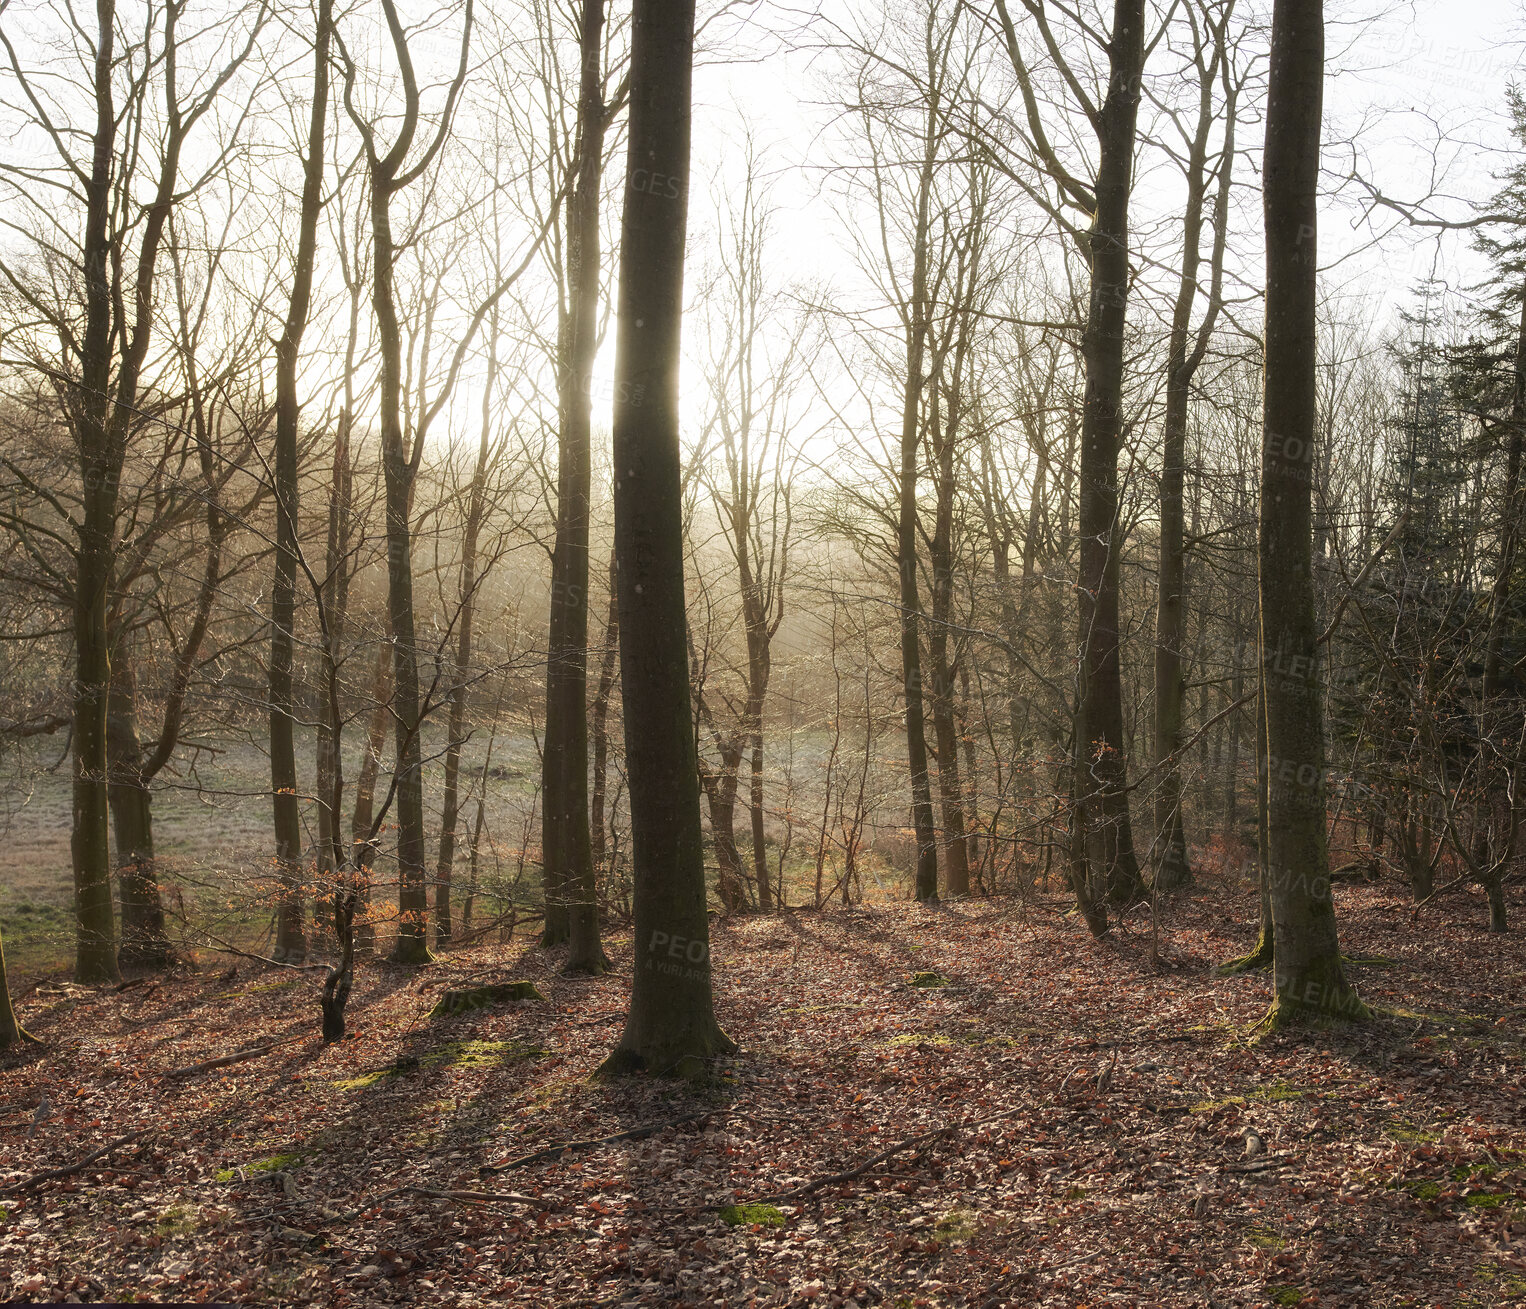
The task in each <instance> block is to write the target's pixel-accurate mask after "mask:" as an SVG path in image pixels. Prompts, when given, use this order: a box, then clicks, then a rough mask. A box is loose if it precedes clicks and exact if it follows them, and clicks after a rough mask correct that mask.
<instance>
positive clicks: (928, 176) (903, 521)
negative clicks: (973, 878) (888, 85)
mask: <svg viewBox="0 0 1526 1309" xmlns="http://www.w3.org/2000/svg"><path fill="white" fill-rule="evenodd" d="M932 112H933V111H932V110H929V114H931V113H932ZM929 135H931V132H929ZM934 156H935V146H934V145H933V144H932V142H931V141H928V142H927V154H926V156H925V157H924V159H923V161H922V168H921V173H920V175H919V177H918V183H917V215H916V220H915V221H916V230H915V233H914V246H913V250H912V270H911V302H910V304H909V305H908V306H907V309H906V324H905V328H906V379H905V384H904V391H903V395H902V404H901V477H900V487H899V491H900V503H899V506H898V510H897V520H896V569H897V575H898V578H899V582H900V601H901V691H902V697H903V700H904V704H905V711H906V763H907V767H908V769H909V770H910V773H911V825H912V830H913V832H914V833H915V835H916V842H917V866H916V883H915V885H916V897H917V899H918V900H921V901H924V902H927V901H932V900H936V899H937V898H938V837H937V832H936V830H935V828H934V824H933V797H932V785H931V782H930V780H929V777H928V771H927V726H926V718H925V714H924V712H923V705H922V648H921V631H920V629H921V621H920V620H921V617H922V601H921V597H920V595H919V594H918V588H917V468H918V463H919V459H918V455H919V452H920V448H921V410H922V392H923V388H924V386H925V384H926V379H925V378H924V377H923V375H922V370H923V368H924V367H925V360H926V355H927V333H928V321H927V320H928V303H927V301H928V289H927V282H928V271H927V263H928V227H929V224H930V223H931V207H932V186H933V171H934V167H935V158H934Z"/></svg>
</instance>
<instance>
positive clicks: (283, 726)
mask: <svg viewBox="0 0 1526 1309" xmlns="http://www.w3.org/2000/svg"><path fill="white" fill-rule="evenodd" d="M317 17H318V23H317V31H316V32H315V34H314V38H313V91H312V100H311V104H310V107H309V111H308V124H307V157H306V158H305V159H304V160H303V164H302V201H301V208H300V210H299V215H298V221H297V256H296V259H295V261H294V263H293V265H292V283H291V299H290V301H289V302H288V304H287V309H286V322H285V324H284V326H283V327H282V330H281V339H280V340H279V341H277V342H276V449H275V505H276V531H275V580H274V582H273V583H272V585H271V589H270V685H269V696H270V792H271V797H272V801H273V808H274V817H275V840H276V870H277V875H278V877H279V878H280V900H279V902H278V904H277V908H276V941H275V958H276V959H278V960H281V961H283V962H295V963H300V962H302V960H304V959H306V958H307V939H306V936H305V933H304V930H303V908H302V815H301V812H300V806H299V800H298V787H297V746H296V739H295V730H294V729H295V720H294V718H293V703H292V672H293V662H294V655H295V647H296V633H295V630H294V627H295V623H296V587H297V562H298V561H297V552H298V549H299V548H300V547H299V546H298V544H297V512H298V494H299V469H298V467H297V462H298V459H297V425H298V422H299V421H300V419H301V402H300V400H299V399H298V396H297V363H298V358H299V356H300V354H301V351H302V335H303V333H304V332H305V331H306V330H307V319H308V313H309V310H310V308H311V306H312V291H313V264H314V261H315V258H316V255H317V250H318V218H319V215H320V214H321V212H322V210H323V164H324V157H325V152H326V142H325V140H324V131H325V125H326V123H327V121H328V102H329V90H328V88H329V37H330V33H331V31H332V26H333V0H319V2H318V16H317Z"/></svg>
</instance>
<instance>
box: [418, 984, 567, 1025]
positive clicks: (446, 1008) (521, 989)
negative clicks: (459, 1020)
mask: <svg viewBox="0 0 1526 1309" xmlns="http://www.w3.org/2000/svg"><path fill="white" fill-rule="evenodd" d="M545 998H546V997H545V996H543V995H542V994H541V993H540V992H539V991H538V990H537V989H536V987H535V983H534V982H496V983H493V984H491V985H488V986H473V987H469V988H467V989H465V990H460V991H447V992H445V994H444V995H442V996H441V997H440V1000H439V1003H437V1004H436V1005H435V1007H434V1008H433V1009H431V1010H430V1011H429V1016H430V1017H431V1018H445V1017H448V1016H450V1015H451V1014H464V1013H469V1012H470V1011H471V1010H473V1009H482V1008H485V1007H486V1006H488V1005H491V1004H505V1003H507V1002H509V1001H511V1000H544V999H545Z"/></svg>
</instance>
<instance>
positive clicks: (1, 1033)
mask: <svg viewBox="0 0 1526 1309" xmlns="http://www.w3.org/2000/svg"><path fill="white" fill-rule="evenodd" d="M18 1041H26V1042H28V1043H29V1044H33V1045H40V1044H41V1042H40V1041H38V1040H37V1038H36V1037H35V1036H33V1035H32V1034H31V1033H30V1032H29V1031H27V1030H26V1028H24V1027H23V1026H22V1025H21V1020H20V1019H19V1018H17V1017H16V1010H15V1007H14V1006H13V1005H12V1004H11V991H10V984H9V982H8V981H7V980H6V975H5V941H4V940H3V939H0V1051H4V1050H8V1049H10V1047H11V1046H13V1045H15V1044H16V1042H18Z"/></svg>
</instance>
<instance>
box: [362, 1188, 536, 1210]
mask: <svg viewBox="0 0 1526 1309" xmlns="http://www.w3.org/2000/svg"><path fill="white" fill-rule="evenodd" d="M394 1195H429V1196H433V1197H435V1198H436V1199H439V1200H468V1201H471V1202H473V1203H476V1204H489V1203H492V1202H494V1201H497V1202H499V1203H503V1204H537V1205H541V1206H542V1207H544V1206H545V1204H546V1202H545V1201H544V1200H538V1199H536V1198H535V1196H533V1195H520V1194H519V1193H518V1192H515V1191H436V1190H434V1189H433V1188H432V1187H428V1186H400V1187H398V1188H397V1190H395V1191H388V1192H387V1194H386V1195H384V1196H382V1197H381V1199H379V1200H377V1201H376V1203H377V1204H381V1203H382V1202H383V1201H385V1200H390V1199H391V1198H392V1197H393V1196H394Z"/></svg>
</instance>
